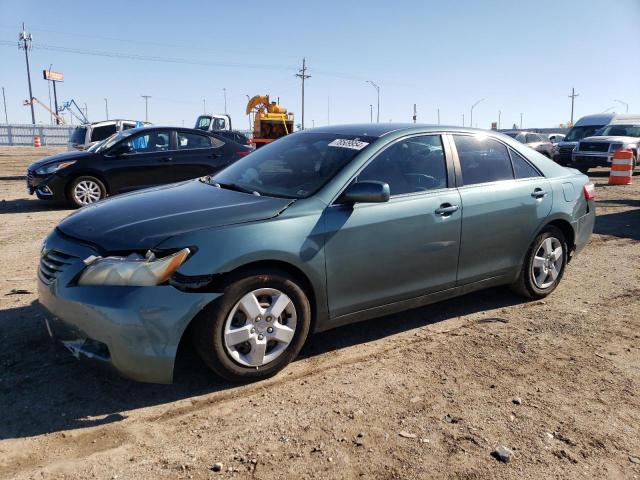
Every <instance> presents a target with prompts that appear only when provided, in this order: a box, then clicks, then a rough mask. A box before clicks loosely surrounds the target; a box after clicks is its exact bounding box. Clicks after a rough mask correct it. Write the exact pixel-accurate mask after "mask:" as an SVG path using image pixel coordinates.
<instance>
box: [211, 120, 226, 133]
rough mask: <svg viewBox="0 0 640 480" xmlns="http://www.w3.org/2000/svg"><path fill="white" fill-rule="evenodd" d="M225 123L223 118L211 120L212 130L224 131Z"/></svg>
mask: <svg viewBox="0 0 640 480" xmlns="http://www.w3.org/2000/svg"><path fill="white" fill-rule="evenodd" d="M226 129H227V122H225V120H224V118H215V119H214V120H213V128H212V130H226Z"/></svg>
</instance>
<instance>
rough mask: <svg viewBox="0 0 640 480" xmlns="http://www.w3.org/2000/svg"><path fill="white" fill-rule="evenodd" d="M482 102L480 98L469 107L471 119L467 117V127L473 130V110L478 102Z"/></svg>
mask: <svg viewBox="0 0 640 480" xmlns="http://www.w3.org/2000/svg"><path fill="white" fill-rule="evenodd" d="M483 100H484V98H481V99H480V100H478V101H477V102H476V103H474V104H473V105H471V117H469V127H471V128H473V109H474V108H476V105H478V104H479V103H480V102H482V101H483Z"/></svg>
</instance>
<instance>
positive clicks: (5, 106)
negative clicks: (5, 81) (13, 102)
mask: <svg viewBox="0 0 640 480" xmlns="http://www.w3.org/2000/svg"><path fill="white" fill-rule="evenodd" d="M2 102H3V103H4V121H5V123H6V124H7V125H9V117H8V116H7V99H6V97H5V96H4V87H2Z"/></svg>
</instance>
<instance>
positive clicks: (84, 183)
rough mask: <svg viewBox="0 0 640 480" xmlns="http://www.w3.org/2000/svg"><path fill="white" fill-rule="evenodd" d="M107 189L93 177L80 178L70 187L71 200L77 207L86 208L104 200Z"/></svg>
mask: <svg viewBox="0 0 640 480" xmlns="http://www.w3.org/2000/svg"><path fill="white" fill-rule="evenodd" d="M106 196H107V189H106V187H105V186H104V183H102V182H101V181H100V180H99V179H97V178H96V177H91V176H82V177H78V178H76V179H74V180H73V182H71V185H70V186H69V199H70V200H71V201H72V202H73V204H74V205H75V206H76V207H84V206H85V205H89V204H91V203H95V202H97V201H99V200H102V199H103V198H104V197H106Z"/></svg>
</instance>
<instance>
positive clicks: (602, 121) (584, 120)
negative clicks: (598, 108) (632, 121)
mask: <svg viewBox="0 0 640 480" xmlns="http://www.w3.org/2000/svg"><path fill="white" fill-rule="evenodd" d="M615 116H616V114H615V113H597V114H595V115H585V116H584V117H580V119H579V120H578V121H577V122H576V123H574V125H573V126H574V127H583V126H593V125H608V124H609V122H611V120H613V118H614V117H615Z"/></svg>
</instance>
